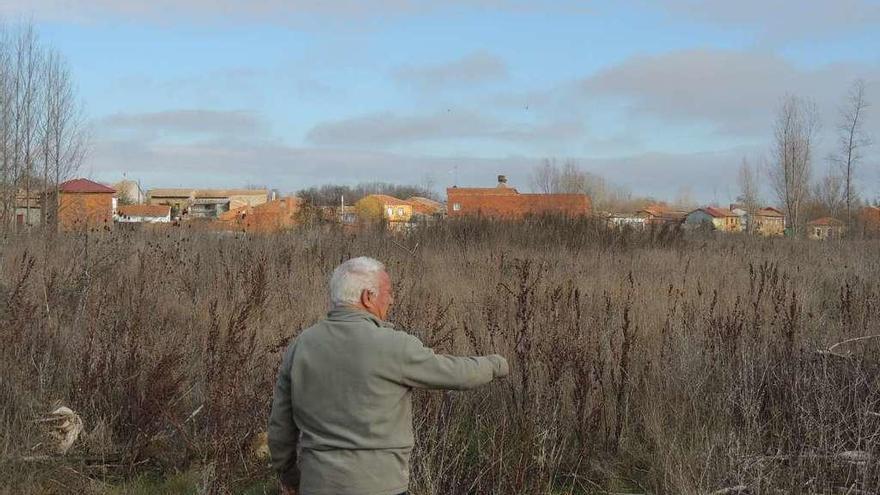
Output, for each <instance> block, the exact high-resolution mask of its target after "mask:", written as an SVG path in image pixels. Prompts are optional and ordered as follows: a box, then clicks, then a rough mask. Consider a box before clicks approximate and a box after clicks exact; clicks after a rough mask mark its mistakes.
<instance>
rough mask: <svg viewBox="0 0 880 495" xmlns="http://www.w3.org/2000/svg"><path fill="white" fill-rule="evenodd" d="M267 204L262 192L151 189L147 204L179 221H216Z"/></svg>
mask: <svg viewBox="0 0 880 495" xmlns="http://www.w3.org/2000/svg"><path fill="white" fill-rule="evenodd" d="M268 200H269V191H268V190H266V189H151V190H150V191H148V192H147V203H148V204H151V205H167V206H170V207H171V210H172V216H174V217H179V218H182V219H197V218H207V219H216V218H219V217H220V215H221V214H223V213H225V212H227V211H230V210H236V209H239V208H241V207H244V206H257V205H260V204H263V203H265V202H267V201H268Z"/></svg>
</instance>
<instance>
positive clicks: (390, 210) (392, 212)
mask: <svg viewBox="0 0 880 495" xmlns="http://www.w3.org/2000/svg"><path fill="white" fill-rule="evenodd" d="M387 213H388V216H389V217H393V216H394V208H392V207H390V206H389V207H388V210H387Z"/></svg>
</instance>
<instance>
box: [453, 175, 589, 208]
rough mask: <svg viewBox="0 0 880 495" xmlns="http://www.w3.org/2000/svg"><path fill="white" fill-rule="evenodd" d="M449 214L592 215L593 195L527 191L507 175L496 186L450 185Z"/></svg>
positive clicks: (500, 177) (501, 176) (500, 178)
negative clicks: (519, 189)
mask: <svg viewBox="0 0 880 495" xmlns="http://www.w3.org/2000/svg"><path fill="white" fill-rule="evenodd" d="M446 207H447V215H448V216H449V217H451V218H456V217H464V216H469V215H472V216H484V217H489V218H498V219H520V218H523V217H525V216H527V215H540V214H545V213H549V214H557V215H564V216H570V217H575V216H586V215H589V214H590V209H591V205H590V197H589V196H587V195H585V194H523V193H520V192H519V191H517V190H516V189H515V188H512V187H509V186H508V185H507V177H505V176H503V175H499V176H498V185H497V186H496V187H450V188H447V189H446Z"/></svg>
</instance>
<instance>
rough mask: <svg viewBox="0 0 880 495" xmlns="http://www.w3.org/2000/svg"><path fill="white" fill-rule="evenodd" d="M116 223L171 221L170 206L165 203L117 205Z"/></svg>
mask: <svg viewBox="0 0 880 495" xmlns="http://www.w3.org/2000/svg"><path fill="white" fill-rule="evenodd" d="M115 219H116V222H117V223H138V224H143V223H171V207H170V206H167V205H119V206H118V207H117V208H116V218H115Z"/></svg>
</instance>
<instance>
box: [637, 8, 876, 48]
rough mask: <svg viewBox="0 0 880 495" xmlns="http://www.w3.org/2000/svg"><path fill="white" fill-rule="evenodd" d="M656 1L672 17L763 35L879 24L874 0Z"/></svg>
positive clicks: (817, 32)
mask: <svg viewBox="0 0 880 495" xmlns="http://www.w3.org/2000/svg"><path fill="white" fill-rule="evenodd" d="M638 3H643V4H646V5H652V6H656V5H659V6H660V7H661V8H664V9H666V10H668V11H669V12H671V13H672V14H673V15H674V16H676V17H685V18H689V19H694V20H697V21H702V22H708V23H712V24H717V25H722V26H729V27H739V26H744V27H748V28H752V29H755V30H757V31H758V33H759V34H760V35H761V36H763V37H764V38H768V39H775V40H783V39H792V38H794V39H799V38H816V37H820V36H826V35H831V34H839V33H842V32H854V31H859V30H866V29H871V28H872V26H874V27H876V26H877V25H878V24H880V2H877V1H876V0H833V1H831V0H798V1H782V0H738V1H736V2H731V1H729V0H663V1H662V2H659V3H650V4H648V3H646V2H643V1H641V0H640V1H639V2H638Z"/></svg>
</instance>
